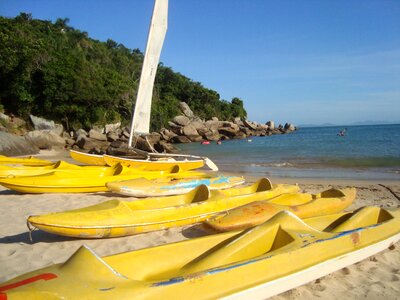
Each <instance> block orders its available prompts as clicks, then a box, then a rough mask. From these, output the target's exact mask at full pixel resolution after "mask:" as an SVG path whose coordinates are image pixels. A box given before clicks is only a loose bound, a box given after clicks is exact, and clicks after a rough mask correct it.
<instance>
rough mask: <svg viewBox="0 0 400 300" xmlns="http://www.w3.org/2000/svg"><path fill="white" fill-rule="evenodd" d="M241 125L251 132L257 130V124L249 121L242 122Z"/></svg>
mask: <svg viewBox="0 0 400 300" xmlns="http://www.w3.org/2000/svg"><path fill="white" fill-rule="evenodd" d="M243 124H244V126H246V127H248V128H250V129H252V130H257V125H258V124H257V123H256V122H252V121H249V120H243Z"/></svg>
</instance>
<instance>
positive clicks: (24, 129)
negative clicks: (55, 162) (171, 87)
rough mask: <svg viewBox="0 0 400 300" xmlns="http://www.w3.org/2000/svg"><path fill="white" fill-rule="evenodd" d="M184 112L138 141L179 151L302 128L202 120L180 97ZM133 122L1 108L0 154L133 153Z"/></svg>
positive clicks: (161, 149)
mask: <svg viewBox="0 0 400 300" xmlns="http://www.w3.org/2000/svg"><path fill="white" fill-rule="evenodd" d="M180 111H181V114H180V115H178V116H176V117H174V118H173V120H172V121H170V122H169V123H168V128H162V129H161V130H160V131H159V132H152V133H151V134H149V135H147V136H146V138H143V137H138V138H137V139H135V142H134V147H135V148H138V149H141V150H144V151H153V149H154V150H156V151H157V152H166V153H176V152H178V149H177V148H176V147H174V145H173V144H178V143H191V142H202V141H218V140H229V139H245V138H249V137H251V136H270V135H273V134H285V133H290V132H292V131H295V130H297V128H296V127H295V126H294V125H293V124H290V123H286V124H285V125H281V124H279V125H278V126H275V124H274V121H268V122H266V123H265V124H260V123H256V122H253V121H249V120H242V119H240V118H236V119H234V120H233V121H221V120H218V118H216V117H213V118H212V119H210V120H202V119H200V118H199V117H198V116H196V115H194V113H193V112H192V110H191V109H190V108H189V106H188V105H187V104H186V103H185V102H181V103H180ZM128 139H129V128H128V127H121V123H115V124H107V125H105V126H93V127H92V128H91V129H90V130H89V131H87V130H84V129H78V130H75V131H69V132H68V131H66V130H65V129H64V127H63V126H62V125H61V124H57V123H55V122H54V121H50V120H45V119H43V118H39V117H36V116H33V115H30V118H29V120H22V119H20V118H18V117H15V116H13V115H5V114H3V113H0V154H3V155H28V154H36V153H38V151H39V150H40V149H53V148H66V149H75V150H80V151H85V152H89V153H95V154H104V153H107V154H111V155H130V154H132V155H133V153H132V151H129V150H128Z"/></svg>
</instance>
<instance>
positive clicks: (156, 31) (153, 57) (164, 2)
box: [128, 0, 168, 148]
mask: <svg viewBox="0 0 400 300" xmlns="http://www.w3.org/2000/svg"><path fill="white" fill-rule="evenodd" d="M167 23H168V0H155V1H154V8H153V15H152V18H151V23H150V29H149V34H148V37H147V45H146V51H145V55H144V60H143V66H142V72H141V74H140V81H139V87H138V91H137V95H136V103H135V108H134V112H133V114H132V120H131V128H130V134H129V141H128V147H129V148H131V147H132V141H133V137H134V135H135V133H136V134H147V133H149V131H150V113H151V100H152V96H153V87H154V80H155V77H156V73H157V67H158V63H159V60H160V55H161V49H162V46H163V43H164V38H165V34H166V32H167V26H168V25H167Z"/></svg>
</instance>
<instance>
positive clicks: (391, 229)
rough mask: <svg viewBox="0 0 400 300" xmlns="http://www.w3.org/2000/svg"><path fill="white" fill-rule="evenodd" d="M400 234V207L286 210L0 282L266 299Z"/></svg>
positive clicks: (48, 289) (47, 288) (84, 253)
mask: <svg viewBox="0 0 400 300" xmlns="http://www.w3.org/2000/svg"><path fill="white" fill-rule="evenodd" d="M399 239H400V209H393V210H389V209H387V210H386V209H382V208H379V207H365V208H362V209H359V210H357V211H355V212H346V213H339V214H335V215H327V216H321V217H316V218H310V219H305V220H301V219H300V218H298V217H296V216H295V215H294V214H292V213H290V212H286V211H282V212H279V213H278V214H276V215H275V216H274V217H273V218H271V219H269V220H268V221H267V222H265V223H263V224H261V225H258V226H256V227H253V228H250V229H247V230H244V231H233V232H225V233H220V234H215V235H209V236H205V237H201V238H195V239H191V240H186V241H182V242H178V243H171V244H165V245H161V246H156V247H150V248H145V249H140V250H134V251H130V252H125V253H120V254H115V255H111V256H106V257H103V258H101V257H100V256H98V255H97V254H95V253H94V252H93V251H92V250H91V249H90V248H88V247H86V246H82V247H81V248H79V249H78V250H77V251H76V252H75V253H74V254H73V255H72V256H71V257H70V258H69V259H68V260H67V261H66V262H64V263H61V264H55V265H52V266H48V267H45V268H43V269H39V270H36V271H33V272H29V273H26V274H24V275H21V276H18V277H16V278H14V279H12V280H10V281H7V282H5V283H3V284H0V297H2V299H9V300H18V299H22V300H25V299H176V298H187V299H220V298H224V299H266V298H268V297H271V296H274V295H276V294H279V293H282V292H284V291H287V290H290V289H292V288H295V287H297V286H300V285H302V284H305V283H307V282H310V281H313V280H315V279H317V278H319V277H322V276H325V275H327V274H329V273H331V272H334V271H336V270H339V269H341V268H344V267H346V266H348V265H351V264H354V263H356V262H358V261H361V260H363V259H365V258H367V257H369V256H371V255H374V254H376V253H378V252H380V251H382V250H384V249H386V248H388V247H389V246H391V245H393V244H394V243H396V242H398V241H399Z"/></svg>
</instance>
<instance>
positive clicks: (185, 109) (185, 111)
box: [179, 102, 194, 118]
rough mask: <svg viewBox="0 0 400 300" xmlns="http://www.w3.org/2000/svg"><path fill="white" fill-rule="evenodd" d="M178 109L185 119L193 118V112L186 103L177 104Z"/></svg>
mask: <svg viewBox="0 0 400 300" xmlns="http://www.w3.org/2000/svg"><path fill="white" fill-rule="evenodd" d="M179 108H180V110H181V111H182V113H183V114H184V115H185V116H186V117H188V118H193V117H194V113H193V111H192V110H191V109H190V107H189V105H188V104H187V103H186V102H181V103H179Z"/></svg>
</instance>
